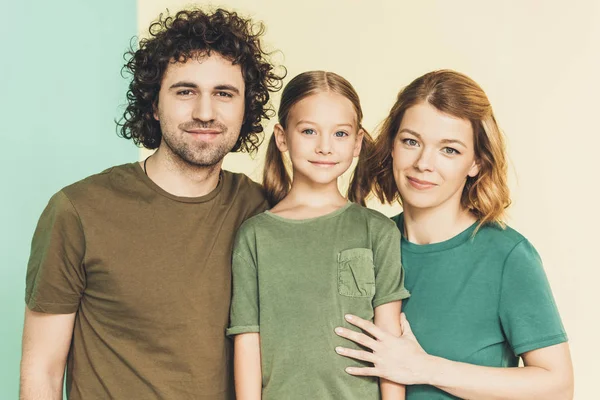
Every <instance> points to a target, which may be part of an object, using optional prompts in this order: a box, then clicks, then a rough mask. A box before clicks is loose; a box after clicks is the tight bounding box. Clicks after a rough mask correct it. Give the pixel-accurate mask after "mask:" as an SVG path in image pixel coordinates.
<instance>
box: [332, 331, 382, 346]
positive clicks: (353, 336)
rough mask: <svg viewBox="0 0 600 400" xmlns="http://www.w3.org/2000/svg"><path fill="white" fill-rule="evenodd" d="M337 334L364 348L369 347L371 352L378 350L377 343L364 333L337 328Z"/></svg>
mask: <svg viewBox="0 0 600 400" xmlns="http://www.w3.org/2000/svg"><path fill="white" fill-rule="evenodd" d="M335 333H336V334H337V335H339V336H341V337H343V338H346V339H349V340H352V341H353V342H355V343H358V344H360V345H361V346H363V347H367V348H369V349H371V350H377V347H378V346H377V345H378V343H377V341H376V340H374V339H372V338H370V337H369V336H367V335H365V334H364V333H360V332H355V331H353V330H350V329H346V328H335Z"/></svg>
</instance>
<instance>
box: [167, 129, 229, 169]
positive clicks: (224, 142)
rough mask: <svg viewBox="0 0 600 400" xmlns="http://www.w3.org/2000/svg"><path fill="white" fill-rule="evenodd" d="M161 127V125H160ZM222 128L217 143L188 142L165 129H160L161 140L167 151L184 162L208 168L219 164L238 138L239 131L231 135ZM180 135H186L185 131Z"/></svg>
mask: <svg viewBox="0 0 600 400" xmlns="http://www.w3.org/2000/svg"><path fill="white" fill-rule="evenodd" d="M161 128H163V127H162V126H161ZM165 128H166V127H165ZM223 128H224V129H223V130H222V132H221V133H220V134H219V135H223V137H221V138H217V141H216V142H217V143H207V142H202V141H198V142H197V143H189V142H186V141H185V140H184V139H183V137H181V136H178V135H177V134H173V135H172V134H170V133H169V132H168V130H167V129H162V131H163V137H162V140H163V142H164V145H165V146H166V147H168V149H169V152H170V153H172V154H173V155H175V156H176V157H177V158H179V159H180V160H181V161H183V162H184V163H186V164H188V165H190V166H193V167H201V168H209V167H213V166H215V165H217V164H219V163H220V162H221V161H222V160H223V158H225V156H226V155H227V154H228V153H229V152H231V150H232V149H233V148H234V147H235V144H236V143H237V140H238V138H239V133H238V134H237V135H235V136H233V135H231V134H230V133H228V129H227V127H224V126H223ZM165 132H166V134H165ZM182 135H186V133H185V132H182ZM219 139H220V140H219Z"/></svg>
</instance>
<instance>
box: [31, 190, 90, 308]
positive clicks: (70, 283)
mask: <svg viewBox="0 0 600 400" xmlns="http://www.w3.org/2000/svg"><path fill="white" fill-rule="evenodd" d="M84 254H85V238H84V234H83V229H82V226H81V221H80V219H79V215H78V214H77V212H76V210H75V208H74V207H73V204H72V203H71V201H70V200H69V198H68V197H67V196H66V195H65V194H64V193H63V192H58V193H57V194H55V195H54V196H53V197H52V198H51V199H50V201H49V202H48V205H47V206H46V208H45V209H44V211H43V212H42V215H41V217H40V219H39V221H38V225H37V228H36V230H35V233H34V235H33V239H32V243H31V254H30V256H29V263H28V265H27V278H26V293H25V303H26V304H27V307H28V308H29V309H30V310H32V311H37V312H43V313H50V314H70V313H74V312H75V311H77V308H78V307H79V300H80V298H81V295H82V293H83V290H84V288H85V272H84V268H83V256H84Z"/></svg>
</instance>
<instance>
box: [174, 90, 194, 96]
mask: <svg viewBox="0 0 600 400" xmlns="http://www.w3.org/2000/svg"><path fill="white" fill-rule="evenodd" d="M177 94H178V95H180V96H189V95H191V94H192V91H191V90H187V89H185V90H180V91H178V92H177Z"/></svg>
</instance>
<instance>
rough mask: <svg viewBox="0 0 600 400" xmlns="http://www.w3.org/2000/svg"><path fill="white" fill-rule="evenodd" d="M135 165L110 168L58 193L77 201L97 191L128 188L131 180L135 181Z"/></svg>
mask: <svg viewBox="0 0 600 400" xmlns="http://www.w3.org/2000/svg"><path fill="white" fill-rule="evenodd" d="M136 164H137V163H127V164H122V165H116V166H112V167H110V168H107V169H105V170H104V171H102V172H99V173H97V174H93V175H90V176H88V177H86V178H83V179H81V180H79V181H77V182H74V183H72V184H70V185H68V186H65V187H64V188H62V189H61V190H60V191H61V192H62V193H63V194H64V195H65V196H67V197H68V198H69V199H70V200H71V201H78V200H83V199H85V198H88V197H90V195H93V194H94V193H96V192H97V191H101V192H106V191H114V190H117V189H118V188H119V187H123V188H126V187H130V186H131V183H132V180H134V179H136V176H135V175H136V171H135V168H136ZM92 197H94V196H92Z"/></svg>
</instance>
